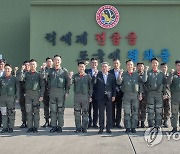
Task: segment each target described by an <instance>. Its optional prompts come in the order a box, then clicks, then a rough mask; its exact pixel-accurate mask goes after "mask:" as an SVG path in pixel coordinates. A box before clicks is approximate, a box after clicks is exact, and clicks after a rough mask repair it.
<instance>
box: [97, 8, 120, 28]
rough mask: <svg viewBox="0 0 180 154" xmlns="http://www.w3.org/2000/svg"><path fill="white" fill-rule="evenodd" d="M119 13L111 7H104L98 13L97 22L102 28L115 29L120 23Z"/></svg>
mask: <svg viewBox="0 0 180 154" xmlns="http://www.w3.org/2000/svg"><path fill="white" fill-rule="evenodd" d="M119 18H120V15H119V12H118V10H117V9H116V8H115V7H114V6H111V5H104V6H102V7H100V8H99V10H98V11H97V13H96V21H97V23H98V24H99V26H101V27H102V28H105V29H110V28H113V27H115V26H116V25H117V24H118V22H119Z"/></svg>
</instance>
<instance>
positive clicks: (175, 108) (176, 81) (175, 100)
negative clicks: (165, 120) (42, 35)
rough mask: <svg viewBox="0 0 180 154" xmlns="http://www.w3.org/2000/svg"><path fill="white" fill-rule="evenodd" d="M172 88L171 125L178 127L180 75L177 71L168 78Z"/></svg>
mask: <svg viewBox="0 0 180 154" xmlns="http://www.w3.org/2000/svg"><path fill="white" fill-rule="evenodd" d="M167 84H169V85H170V89H171V114H172V115H171V125H172V127H173V128H177V122H178V113H179V114H180V75H179V74H178V73H177V72H176V71H175V72H174V74H170V75H169V76H168V78H167Z"/></svg>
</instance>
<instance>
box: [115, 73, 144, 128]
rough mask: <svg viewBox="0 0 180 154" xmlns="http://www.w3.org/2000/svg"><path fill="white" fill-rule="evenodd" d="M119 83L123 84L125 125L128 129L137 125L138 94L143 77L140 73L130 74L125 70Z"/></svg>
mask: <svg viewBox="0 0 180 154" xmlns="http://www.w3.org/2000/svg"><path fill="white" fill-rule="evenodd" d="M117 84H118V85H121V86H122V88H121V89H122V91H123V93H124V95H123V99H122V100H123V108H124V126H125V128H126V129H132V128H136V127H137V122H138V108H139V99H138V94H139V93H140V92H141V78H140V76H139V74H138V73H136V72H133V73H132V74H129V73H128V72H124V73H123V74H122V77H121V79H118V80H117Z"/></svg>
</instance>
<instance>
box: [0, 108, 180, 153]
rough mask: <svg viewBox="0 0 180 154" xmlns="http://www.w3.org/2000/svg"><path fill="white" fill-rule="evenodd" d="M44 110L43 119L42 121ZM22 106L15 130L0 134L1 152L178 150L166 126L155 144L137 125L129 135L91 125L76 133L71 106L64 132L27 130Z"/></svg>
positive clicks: (41, 122)
mask: <svg viewBox="0 0 180 154" xmlns="http://www.w3.org/2000/svg"><path fill="white" fill-rule="evenodd" d="M43 123H44V118H43V110H42V109H41V121H40V124H41V125H43ZM20 124H21V117H20V110H19V109H17V110H16V123H15V130H14V133H13V134H9V133H6V134H0V154H32V153H33V154H60V153H61V154H120V153H122V154H124V153H125V154H134V153H137V154H144V153H146V154H152V153H153V154H160V153H163V154H170V153H171V154H178V153H180V140H178V141H175V140H173V139H172V138H171V139H170V140H169V141H168V138H167V136H166V132H168V131H169V130H171V128H166V129H163V134H164V135H163V140H162V141H161V142H160V143H159V144H158V145H155V146H153V147H149V146H147V143H146V141H145V140H144V131H145V130H146V129H147V128H144V129H142V128H139V129H137V133H136V134H129V135H127V134H126V133H124V129H112V134H111V135H109V134H107V133H105V132H104V133H103V134H102V135H98V134H97V132H98V130H97V129H88V133H87V134H83V133H80V134H76V133H74V130H75V127H74V115H73V109H72V108H66V110H65V126H64V128H63V133H62V134H58V133H50V132H49V130H50V128H40V130H39V132H38V133H30V134H27V133H26V130H27V129H20V128H19V126H20Z"/></svg>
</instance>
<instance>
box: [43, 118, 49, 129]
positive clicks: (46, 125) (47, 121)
mask: <svg viewBox="0 0 180 154" xmlns="http://www.w3.org/2000/svg"><path fill="white" fill-rule="evenodd" d="M42 127H44V128H46V127H50V124H49V120H48V119H46V120H45V123H44V125H43V126H42Z"/></svg>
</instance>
